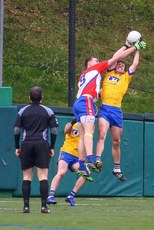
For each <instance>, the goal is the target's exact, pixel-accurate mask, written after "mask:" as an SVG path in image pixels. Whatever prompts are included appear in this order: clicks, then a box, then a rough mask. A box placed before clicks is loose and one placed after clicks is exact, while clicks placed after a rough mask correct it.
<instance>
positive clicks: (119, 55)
mask: <svg viewBox="0 0 154 230" xmlns="http://www.w3.org/2000/svg"><path fill="white" fill-rule="evenodd" d="M135 50H136V48H135V46H132V47H131V48H128V49H126V47H124V46H123V47H122V48H121V49H119V50H118V51H117V52H116V53H115V54H114V55H113V57H112V58H111V59H109V60H108V65H109V68H110V69H111V67H113V68H114V66H116V63H117V61H119V60H122V59H124V58H125V57H127V56H129V55H130V54H131V53H133V52H134V51H135Z"/></svg>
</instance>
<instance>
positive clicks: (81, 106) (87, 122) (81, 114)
mask: <svg viewBox="0 0 154 230" xmlns="http://www.w3.org/2000/svg"><path fill="white" fill-rule="evenodd" d="M138 47H139V46H138ZM136 49H138V48H137V47H136V46H135V45H134V46H132V47H130V48H128V49H127V50H124V49H123V47H122V48H121V49H119V50H118V52H116V53H115V54H114V55H113V57H112V58H111V59H109V60H106V61H104V62H99V61H98V59H97V58H95V57H90V58H87V59H86V61H85V66H86V68H87V69H86V70H85V71H84V72H83V73H82V74H81V76H80V77H79V80H78V93H77V100H76V101H75V103H74V105H73V113H74V115H75V118H76V120H77V122H78V129H79V132H80V140H79V154H80V155H79V161H80V169H81V170H82V171H83V170H85V171H86V166H88V167H89V168H90V169H92V170H93V171H95V172H98V169H97V167H99V165H97V167H96V165H95V164H94V156H93V134H94V123H95V115H96V107H95V104H94V102H95V101H96V100H97V99H98V95H99V90H100V82H101V78H102V73H103V71H104V70H105V69H107V68H109V67H110V66H112V65H113V64H114V63H116V62H117V61H118V60H121V59H123V58H125V57H127V56H128V55H129V54H131V53H132V52H134V51H135V50H136ZM84 150H85V151H84ZM85 153H86V154H85ZM100 167H102V165H100Z"/></svg>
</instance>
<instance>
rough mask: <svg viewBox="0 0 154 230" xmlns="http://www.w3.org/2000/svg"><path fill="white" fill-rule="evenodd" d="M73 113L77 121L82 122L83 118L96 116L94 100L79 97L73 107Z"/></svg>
mask: <svg viewBox="0 0 154 230" xmlns="http://www.w3.org/2000/svg"><path fill="white" fill-rule="evenodd" d="M73 113H74V116H75V118H76V120H77V121H80V117H81V116H87V115H90V116H95V114H96V113H97V110H96V106H95V104H94V102H93V99H92V98H90V97H86V96H81V97H79V98H78V99H77V100H76V101H75V103H74V105H73Z"/></svg>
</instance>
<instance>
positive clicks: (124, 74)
mask: <svg viewBox="0 0 154 230" xmlns="http://www.w3.org/2000/svg"><path fill="white" fill-rule="evenodd" d="M123 49H125V47H123ZM117 52H118V51H117ZM138 64H139V51H138V50H136V52H135V54H134V59H133V63H132V65H131V66H130V67H129V69H128V71H126V70H125V69H126V65H125V63H124V62H123V61H118V62H117V63H116V65H112V66H110V68H109V69H108V70H107V72H106V75H105V78H104V80H103V82H102V89H101V91H100V96H101V100H102V105H101V107H100V111H99V120H98V132H99V138H98V142H97V146H96V162H95V164H96V165H97V163H98V162H101V155H102V152H103V150H104V143H105V139H106V135H107V131H108V129H109V128H110V131H111V138H112V156H113V160H114V168H113V175H115V176H116V177H118V178H119V180H120V181H122V182H124V181H126V178H125V176H124V175H123V173H122V171H121V169H120V155H121V154H120V140H121V135H122V130H123V129H122V127H123V114H122V110H121V103H122V99H123V96H124V95H125V93H126V91H127V89H128V86H129V83H130V82H131V80H132V77H133V75H134V73H135V70H136V69H137V66H138Z"/></svg>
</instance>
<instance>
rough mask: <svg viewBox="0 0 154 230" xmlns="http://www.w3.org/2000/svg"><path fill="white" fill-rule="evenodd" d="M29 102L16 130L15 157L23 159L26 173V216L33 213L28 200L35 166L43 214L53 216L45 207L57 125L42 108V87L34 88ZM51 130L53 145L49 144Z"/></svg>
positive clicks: (24, 183) (23, 188) (24, 193)
mask: <svg viewBox="0 0 154 230" xmlns="http://www.w3.org/2000/svg"><path fill="white" fill-rule="evenodd" d="M29 98H30V101H31V103H30V104H29V105H27V106H25V107H23V108H21V109H20V110H19V112H18V115H17V118H16V122H15V127H14V139H15V148H16V151H15V154H16V156H17V157H19V158H20V161H21V169H22V171H23V182H22V194H23V201H24V207H23V213H29V212H30V207H29V200H30V192H31V181H32V179H33V173H34V166H36V168H37V177H38V180H39V182H40V196H41V213H50V210H49V209H48V207H47V203H46V202H47V196H48V169H49V163H50V158H51V157H53V156H54V145H55V141H56V137H57V127H58V122H57V120H56V118H55V115H54V113H53V111H52V109H50V108H48V107H47V106H44V105H42V104H41V102H42V99H43V95H42V89H41V88H40V87H39V86H35V87H33V88H31V90H30V94H29ZM49 130H50V136H51V137H50V145H49V142H48V140H49V139H48V133H49ZM21 131H22V141H21V147H20V134H21Z"/></svg>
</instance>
